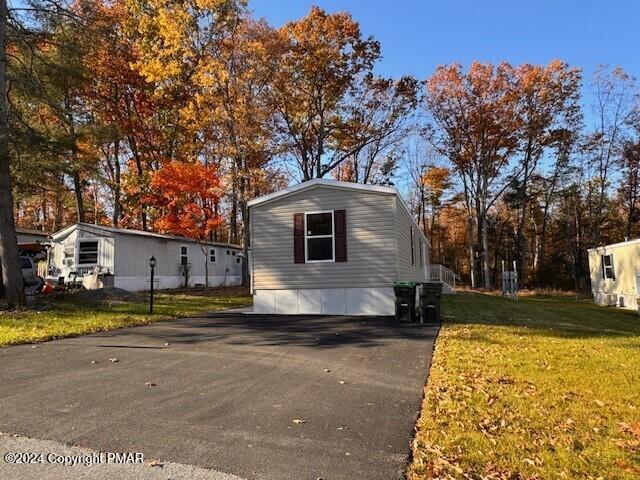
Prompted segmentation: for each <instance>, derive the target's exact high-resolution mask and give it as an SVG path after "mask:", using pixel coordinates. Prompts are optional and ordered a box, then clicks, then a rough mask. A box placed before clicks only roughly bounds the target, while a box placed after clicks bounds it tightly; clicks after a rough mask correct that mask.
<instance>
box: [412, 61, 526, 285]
mask: <svg viewBox="0 0 640 480" xmlns="http://www.w3.org/2000/svg"><path fill="white" fill-rule="evenodd" d="M515 84H516V80H515V72H514V69H513V67H511V66H510V65H508V64H505V63H503V64H500V65H498V66H496V67H494V66H493V65H491V64H482V63H478V62H474V63H473V64H471V66H470V67H469V70H468V71H467V72H464V71H463V70H462V67H461V66H460V65H457V64H454V65H450V66H444V67H439V68H438V69H437V70H436V72H435V74H434V75H433V76H432V77H431V78H429V79H428V80H427V81H426V82H425V86H426V91H425V98H424V102H425V107H426V109H427V111H428V113H429V116H430V118H431V128H430V129H429V130H428V132H427V134H428V138H429V139H430V141H431V142H432V143H433V145H434V146H435V147H436V148H437V150H438V152H439V154H440V155H442V156H444V157H445V158H447V159H449V161H450V162H451V164H452V165H453V167H454V171H455V173H456V174H457V176H458V179H459V181H460V183H461V185H462V191H463V193H464V200H465V205H466V208H467V212H468V214H469V220H470V221H469V233H468V242H469V245H468V246H469V262H470V264H472V265H473V267H472V269H471V272H472V277H471V278H472V284H473V285H474V286H475V285H476V279H477V273H476V272H477V270H476V263H475V256H476V255H475V254H476V249H475V241H476V240H475V239H477V243H478V244H479V252H478V253H479V257H480V259H479V260H480V267H481V268H480V270H481V272H482V285H483V286H484V288H490V286H491V273H490V267H489V223H488V221H489V219H488V214H489V210H490V209H491V207H492V206H493V205H494V204H495V202H496V201H497V200H498V199H499V198H500V196H501V195H502V193H503V192H504V190H505V189H506V188H507V187H508V185H509V183H508V180H509V178H510V175H511V174H512V172H511V171H509V169H508V167H509V165H510V161H511V159H512V157H513V154H514V152H515V151H516V149H517V147H518V145H519V143H518V140H519V138H518V133H519V130H518V128H519V116H518V100H519V99H518V96H517V95H516V94H515ZM474 224H475V228H476V231H475V232H474V231H473V226H474Z"/></svg>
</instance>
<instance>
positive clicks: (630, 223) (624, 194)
mask: <svg viewBox="0 0 640 480" xmlns="http://www.w3.org/2000/svg"><path fill="white" fill-rule="evenodd" d="M621 173H622V181H621V182H620V186H619V187H618V195H619V196H620V199H621V205H622V210H623V212H624V215H625V217H626V221H625V223H626V225H625V236H626V237H627V238H632V237H633V236H634V235H638V234H639V233H640V139H637V140H635V141H633V140H630V141H627V143H625V145H624V147H623V150H622V171H621Z"/></svg>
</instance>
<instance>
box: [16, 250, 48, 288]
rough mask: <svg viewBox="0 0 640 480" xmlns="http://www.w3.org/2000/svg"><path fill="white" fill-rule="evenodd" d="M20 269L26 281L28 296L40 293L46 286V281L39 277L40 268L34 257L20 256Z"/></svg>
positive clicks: (25, 286)
mask: <svg viewBox="0 0 640 480" xmlns="http://www.w3.org/2000/svg"><path fill="white" fill-rule="evenodd" d="M20 269H21V270H22V278H23V279H24V289H25V293H26V294H27V295H33V294H35V293H38V292H39V291H40V290H41V289H42V287H43V286H44V280H43V279H42V277H39V276H38V268H37V266H36V264H35V262H34V260H33V258H32V257H30V256H28V255H21V256H20Z"/></svg>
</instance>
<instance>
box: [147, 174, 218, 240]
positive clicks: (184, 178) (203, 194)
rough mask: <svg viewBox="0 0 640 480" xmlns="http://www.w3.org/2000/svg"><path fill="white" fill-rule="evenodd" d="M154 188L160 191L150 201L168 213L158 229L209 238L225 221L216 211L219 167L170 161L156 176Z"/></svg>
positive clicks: (161, 220)
mask: <svg viewBox="0 0 640 480" xmlns="http://www.w3.org/2000/svg"><path fill="white" fill-rule="evenodd" d="M151 187H152V190H153V191H154V192H156V193H154V194H152V195H149V196H148V197H147V198H146V201H147V202H148V204H149V205H151V206H153V207H155V208H157V209H158V210H159V211H161V212H163V213H164V214H163V215H162V216H161V217H160V218H158V219H156V220H155V222H154V227H155V230H157V231H159V232H162V233H171V234H174V235H182V236H185V237H190V238H195V239H197V240H206V239H207V238H209V237H210V236H211V233H212V232H214V231H215V230H216V229H217V228H218V227H219V226H220V224H221V223H222V218H221V216H220V215H218V214H217V213H216V210H215V206H216V205H217V204H218V202H219V201H220V194H221V192H220V180H219V177H218V175H217V169H216V167H215V166H212V165H203V164H201V163H198V162H196V163H186V162H168V163H166V164H164V165H163V166H162V167H161V168H160V169H159V170H158V171H157V172H155V173H154V174H153V175H152V177H151Z"/></svg>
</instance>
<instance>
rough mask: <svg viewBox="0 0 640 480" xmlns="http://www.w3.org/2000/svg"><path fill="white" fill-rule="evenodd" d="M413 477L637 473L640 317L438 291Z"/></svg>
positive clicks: (552, 300) (568, 302)
mask: <svg viewBox="0 0 640 480" xmlns="http://www.w3.org/2000/svg"><path fill="white" fill-rule="evenodd" d="M443 311H444V317H445V323H444V325H443V328H442V330H441V333H440V336H439V338H438V340H437V343H436V350H435V355H434V358H433V365H432V368H431V373H430V377H429V381H428V384H427V387H426V389H425V401H424V404H423V410H422V414H421V417H420V419H419V420H418V424H417V434H416V440H415V442H414V446H413V462H412V464H411V465H410V467H409V469H408V478H409V479H411V480H415V479H425V478H446V479H449V478H456V479H457V478H460V479H463V478H464V479H513V480H515V479H518V480H523V479H540V480H542V479H544V480H547V479H593V480H596V479H603V480H604V479H607V480H609V479H632V478H633V479H637V478H640V317H639V316H638V315H637V314H635V313H634V312H629V311H621V310H615V309H611V308H605V307H599V306H596V305H594V304H593V303H592V302H590V301H588V300H579V301H576V299H575V298H574V299H572V298H566V297H565V298H559V297H533V298H525V299H522V300H520V301H519V302H517V303H516V302H512V301H509V300H505V299H502V298H500V297H492V296H488V295H479V294H471V293H468V294H456V295H453V296H447V297H446V299H445V301H444V306H443Z"/></svg>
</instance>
